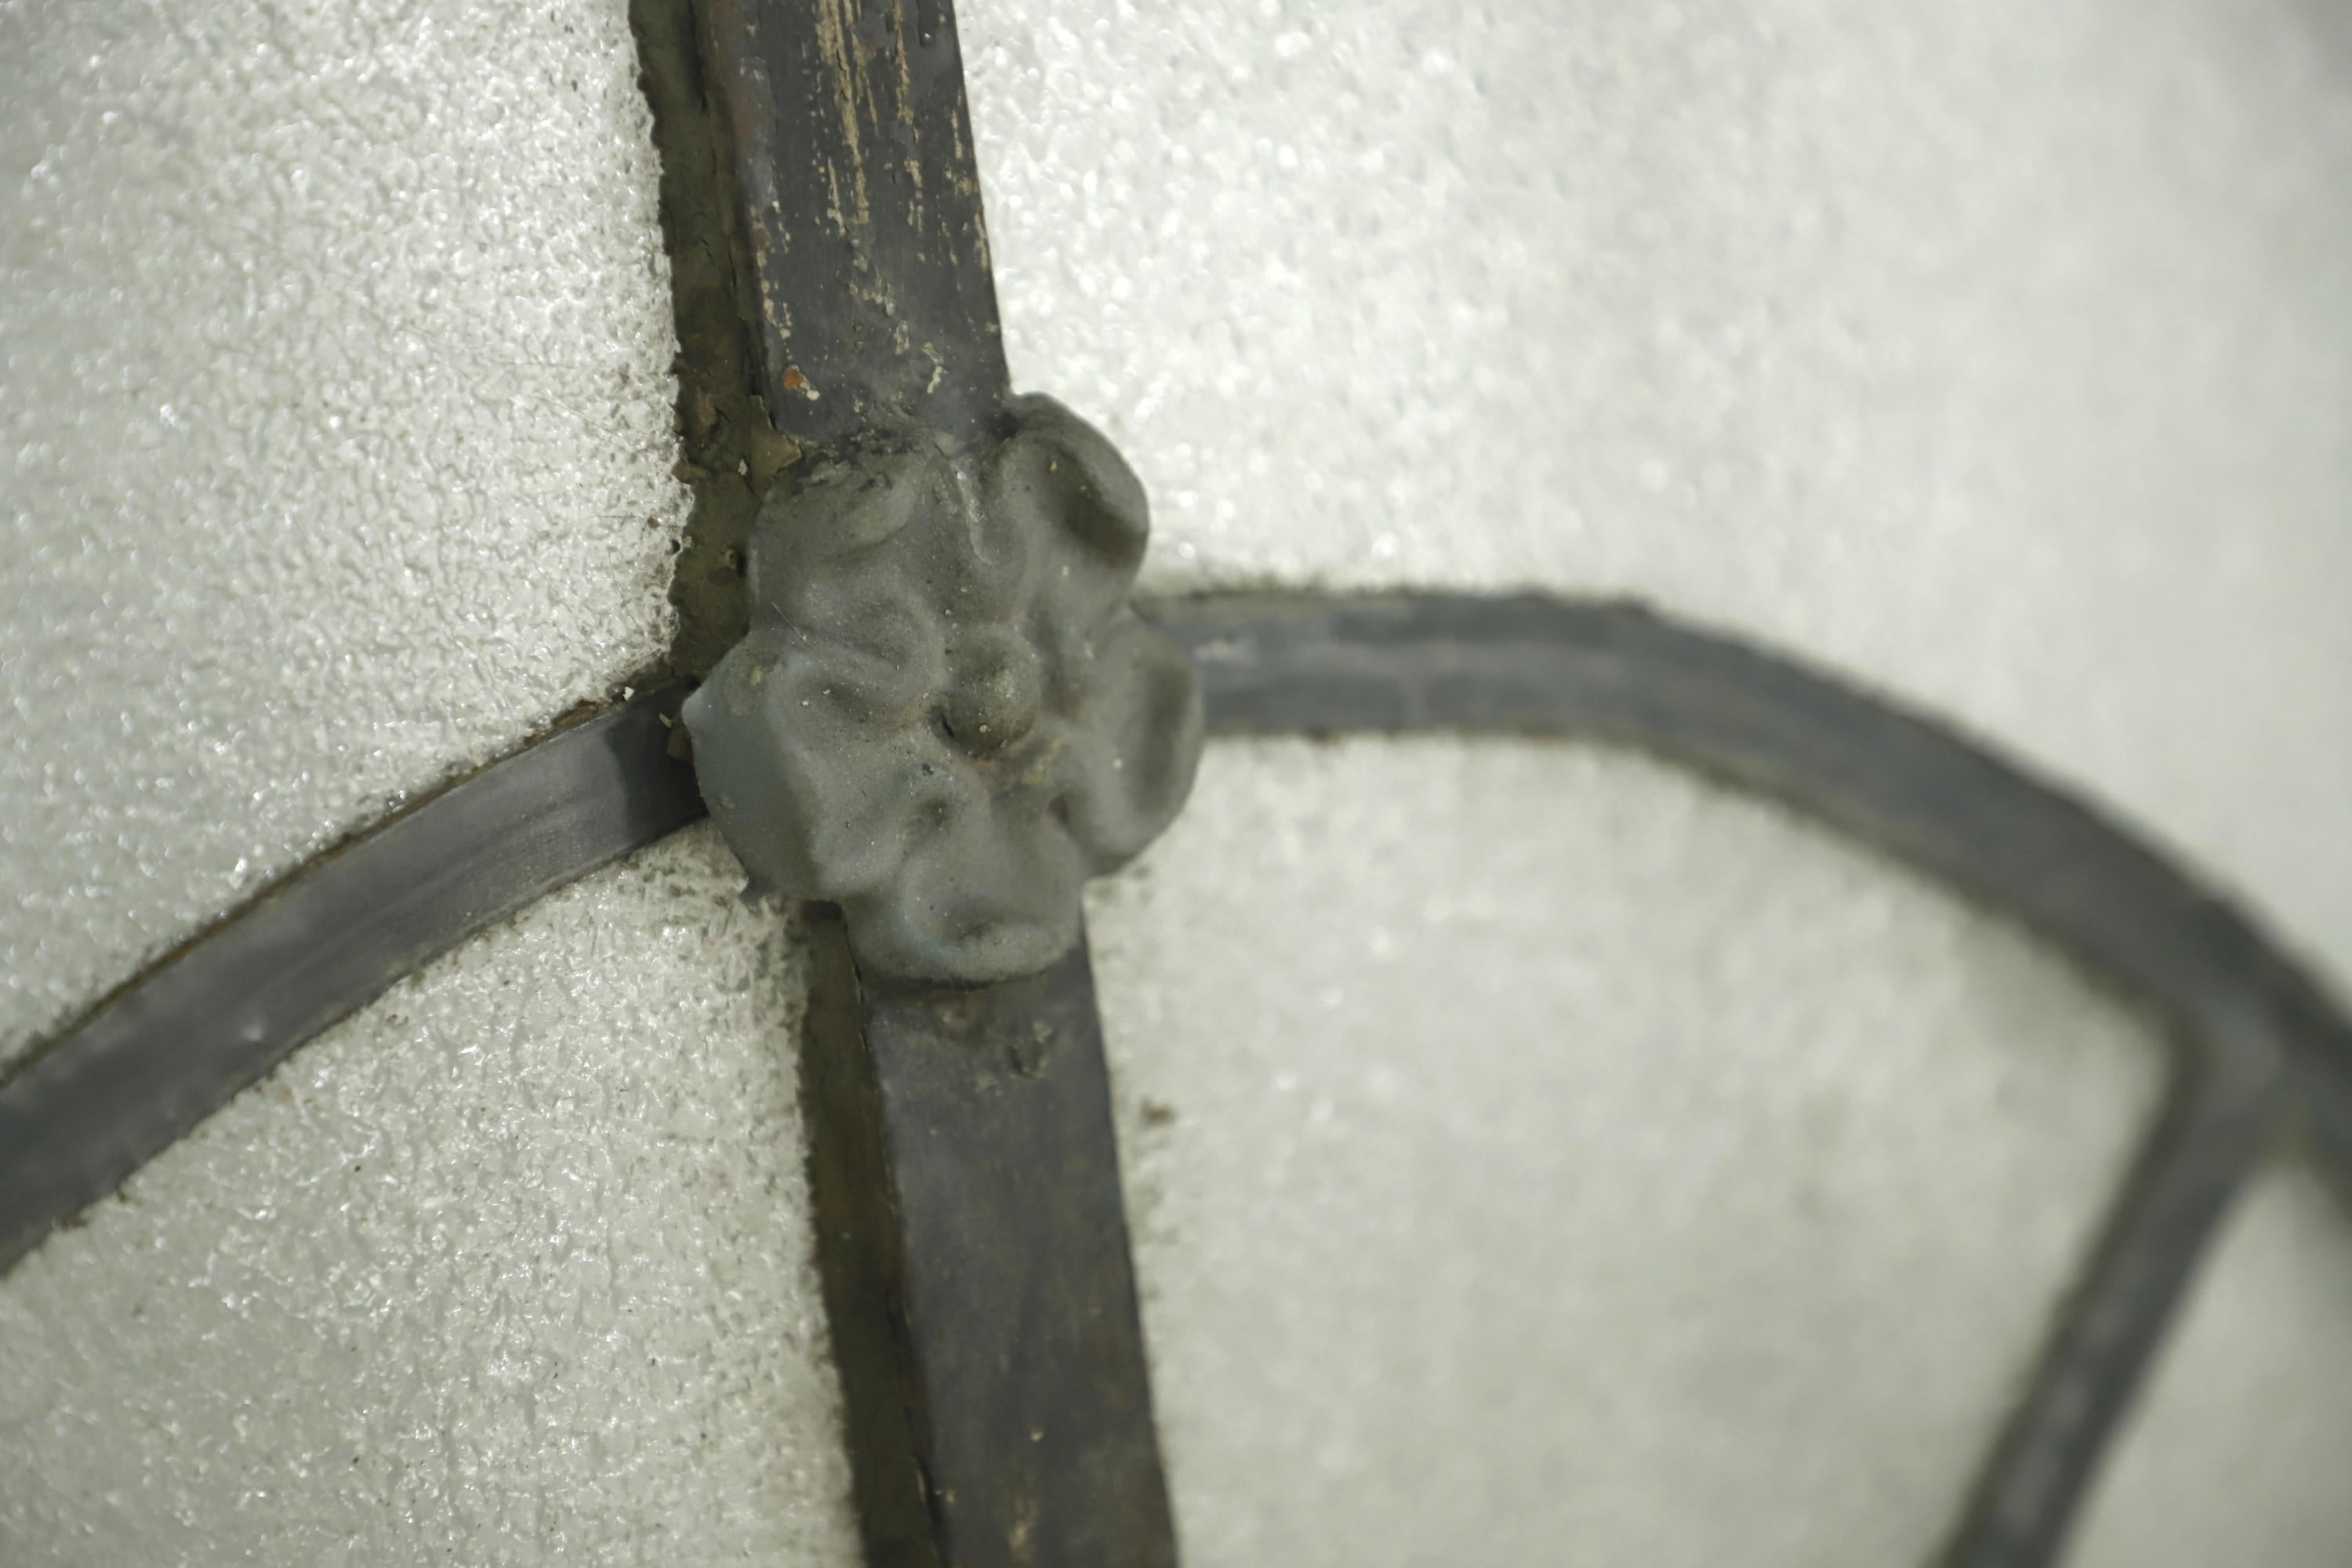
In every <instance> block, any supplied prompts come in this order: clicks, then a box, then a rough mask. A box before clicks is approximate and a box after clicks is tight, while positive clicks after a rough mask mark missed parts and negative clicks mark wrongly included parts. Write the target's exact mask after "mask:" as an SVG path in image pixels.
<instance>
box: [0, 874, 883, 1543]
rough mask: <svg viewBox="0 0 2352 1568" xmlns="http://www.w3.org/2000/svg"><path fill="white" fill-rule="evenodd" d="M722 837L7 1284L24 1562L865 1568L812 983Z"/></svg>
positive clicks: (505, 961)
mask: <svg viewBox="0 0 2352 1568" xmlns="http://www.w3.org/2000/svg"><path fill="white" fill-rule="evenodd" d="M741 882H742V873H741V871H740V868H738V867H737V865H736V864H735V861H734V859H733V858H732V857H731V856H730V855H729V854H728V853H727V851H726V850H725V849H724V848H723V847H720V846H719V842H718V839H717V837H716V836H715V835H714V834H712V833H711V832H710V831H709V829H708V828H698V829H696V830H694V831H693V832H691V833H688V834H686V835H682V836H680V837H677V838H673V839H670V840H668V841H667V842H666V843H664V844H662V845H660V846H658V847H656V848H654V849H652V850H649V851H647V852H646V853H645V854H642V855H640V856H638V857H637V858H635V859H634V860H632V861H630V862H628V863H626V864H625V865H623V866H620V867H618V868H613V869H610V870H607V871H605V872H603V873H600V874H598V875H597V876H595V877H593V878H591V879H587V880H585V881H583V882H580V883H576V884H574V885H573V886H572V888H570V889H566V890H565V891H563V892H561V893H559V894H557V895H555V896H554V897H553V898H551V899H550V900H547V901H545V902H544V903H542V904H541V905H539V906H538V907H537V908H535V909H533V910H530V912H528V913H527V914H525V915H524V916H522V917H521V918H520V920H519V921H516V922H514V923H512V924H510V925H509V926H506V927H503V928H500V929H499V930H498V931H494V932H491V933H488V934H487V935H485V936H483V937H481V938H478V939H477V940H476V941H475V942H471V943H469V944H468V945H467V946H466V947H464V948H462V949H460V950H459V951H458V952H455V953H453V954H451V955H450V956H448V957H447V958H446V959H444V960H442V961H441V962H440V963H436V964H434V965H433V966H432V967H430V968H429V969H427V970H425V972H423V973H421V974H419V975H417V976H415V977H414V978H412V979H410V980H408V981H406V982H404V983H403V984H401V985H400V986H398V987H397V988H396V989H394V991H393V992H392V993H391V994H388V995H386V996H384V997H383V999H381V1000H380V1001H378V1002H377V1003H376V1004H375V1005H373V1006H372V1007H370V1008H369V1009H368V1010H367V1011H365V1012H364V1013H362V1014H361V1015H359V1016H356V1017H354V1018H352V1019H351V1020H349V1021H347V1022H346V1023H344V1024H343V1025H341V1026H339V1027H337V1028H336V1029H334V1030H333V1031H332V1032H331V1033H330V1034H328V1035H326V1036H324V1037H321V1038H320V1040H318V1041H317V1042H316V1043H314V1044H313V1045H311V1046H310V1047H308V1048H307V1049H306V1050H304V1051H303V1052H302V1053H301V1054H300V1055H299V1056H297V1057H295V1058H293V1059H292V1060H291V1062H289V1064H288V1065H287V1066H286V1067H285V1068H283V1069H281V1070H280V1071H279V1072H278V1073H277V1074H276V1075H275V1076H273V1077H272V1078H270V1079H268V1080H266V1081H265V1082H264V1083H263V1084H262V1085H260V1086H259V1087H257V1089H254V1090H252V1091H250V1092H248V1093H247V1094H246V1095H244V1096H242V1097H241V1098H239V1099H238V1100H236V1101H235V1102H234V1103H232V1104H231V1105H230V1106H229V1107H228V1109H227V1110H225V1111H223V1112H222V1113H221V1114H220V1115H218V1116H216V1117H215V1118H214V1119H213V1120H211V1121H207V1122H206V1123H205V1125H204V1126H203V1127H201V1128H200V1129H198V1130H197V1131H196V1132H195V1133H194V1134H193V1135H192V1136H191V1137H189V1138H188V1139H186V1140H185V1141H184V1142H181V1143H179V1144H177V1145H175V1146H174V1147H173V1148H172V1149H171V1150H169V1151H168V1152H165V1153H164V1154H163V1155H162V1156H161V1157H160V1158H158V1159H157V1160H156V1161H155V1162H154V1163H152V1164H150V1165H149V1166H148V1167H147V1168H146V1169H144V1170H143V1171H142V1172H141V1173H139V1174H138V1175H136V1176H134V1177H133V1178H132V1179H131V1184H130V1185H129V1186H128V1187H127V1188H126V1189H125V1190H124V1192H123V1194H122V1195H121V1197H120V1198H119V1199H116V1200H110V1201H109V1202H106V1203H104V1204H101V1205H99V1206H98V1207H97V1208H96V1209H94V1210H92V1211H90V1213H89V1216H88V1221H87V1223H86V1224H85V1225H83V1226H80V1227H79V1228H76V1229H73V1230H69V1231H66V1232H63V1233H61V1234H59V1235H58V1236H55V1237H51V1238H50V1239H49V1241H48V1242H47V1244H45V1245H44V1246H43V1247H41V1249H40V1250H38V1251H37V1252H36V1253H34V1254H33V1255H32V1256H31V1257H30V1258H26V1260H25V1262H24V1263H22V1264H21V1265H20V1266H18V1268H16V1270H15V1271H14V1272H13V1273H11V1274H10V1275H9V1276H8V1277H7V1278H6V1279H5V1280H0V1347H5V1349H0V1451H5V1453H6V1454H7V1456H8V1459H7V1463H6V1465H5V1467H0V1562H5V1563H28V1564H29V1563H45V1564H54V1565H56V1568H121V1565H123V1564H130V1563H137V1564H141V1565H142V1568H151V1565H152V1568H175V1565H179V1564H188V1565H191V1568H194V1565H199V1564H203V1565H209V1564H213V1563H227V1562H236V1563H254V1564H270V1565H283V1568H318V1565H320V1564H323V1563H351V1564H361V1563H427V1562H432V1563H441V1562H449V1563H467V1564H476V1565H492V1564H498V1565H508V1564H511V1565H514V1568H541V1565H543V1564H548V1563H588V1564H606V1563H609V1564H622V1563H630V1564H635V1563H663V1564H670V1563H677V1564H681V1565H686V1568H698V1565H703V1564H710V1565H717V1564H730V1565H734V1564H754V1563H756V1564H761V1565H762V1568H850V1565H852V1564H853V1563H856V1550H855V1545H854V1535H853V1530H852V1525H851V1521H850V1515H849V1504H848V1477H847V1467H846V1461H845V1458H844V1455H843V1453H842V1450H841V1447H840V1436H839V1396H838V1394H837V1391H836V1388H835V1382H834V1377H833V1373H832V1371H831V1364H830V1361H829V1359H828V1356H827V1352H826V1351H825V1333H824V1313H823V1310H822V1305H821V1302H820V1300H819V1296H818V1292H817V1286H816V1280H815V1276H814V1264H813V1261H812V1258H811V1253H810V1247H811V1237H810V1229H809V1215H808V1198H807V1191H806V1186H805V1182H804V1178H803V1158H804V1153H803V1141H802V1136H801V1123H800V1114H799V1110H798V1108H797V1103H796V1100H795V1089H794V1076H793V1053H792V1045H791V1042H792V1039H793V1028H794V1027H795V1021H796V1019H797V1017H798V1014H799V1009H800V1006H801V995H802V992H801V980H800V968H799V960H798V957H797V954H796V951H795V949H794V948H793V945H792V944H791V943H790V942H788V940H787V939H786V937H785V936H784V934H783V932H782V927H781V924H780V922H779V921H777V920H776V919H775V917H774V916H773V915H772V914H771V913H768V912H765V911H762V910H754V909H751V908H747V907H746V906H744V905H743V903H742V902H741V901H740V898H739V896H738V894H739V890H740V887H741Z"/></svg>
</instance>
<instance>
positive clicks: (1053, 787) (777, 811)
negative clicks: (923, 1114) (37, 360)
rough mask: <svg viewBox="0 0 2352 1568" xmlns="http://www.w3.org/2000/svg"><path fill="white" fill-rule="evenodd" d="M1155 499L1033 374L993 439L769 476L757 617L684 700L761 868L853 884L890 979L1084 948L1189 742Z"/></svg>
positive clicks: (1165, 819)
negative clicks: (1135, 602) (1106, 887)
mask: <svg viewBox="0 0 2352 1568" xmlns="http://www.w3.org/2000/svg"><path fill="white" fill-rule="evenodd" d="M1147 517H1148V514H1147V511H1146V503H1145V500H1144V496H1143V489H1142V486H1141V485H1140V484H1139V482H1138V481H1137V479H1136V478H1135V475H1134V474H1133V472H1132V471H1131V470H1129V468H1128V466H1127V464H1126V463H1125V462H1124V461H1123V460H1121V458H1119V456H1118V452H1117V451H1116V450H1114V449H1113V448H1112V447H1111V445H1110V443H1109V442H1108V441H1107V440H1105V439H1104V438H1103V437H1101V436H1100V435H1099V434H1097V432H1096V431H1095V430H1093V429H1092V428H1091V427H1089V426H1087V425H1086V424H1085V423H1084V422H1083V421H1082V420H1080V419H1078V418H1077V416H1075V415H1073V414H1071V413H1070V412H1069V411H1068V410H1067V409H1065V408H1063V407H1062V406H1060V405H1058V404H1055V403H1052V402H1050V401H1048V400H1046V399H1044V398H1030V399H1024V400H1023V401H1022V402H1021V403H1019V404H1017V405H1014V408H1013V425H1012V428H1011V430H1010V432H1009V433H1008V434H1006V435H1004V436H1003V437H1001V438H999V439H996V440H993V441H991V442H989V443H988V444H986V445H985V446H984V447H981V448H979V449H975V450H955V451H950V450H947V449H944V448H942V447H939V446H938V445H937V444H935V443H933V442H930V441H929V440H928V439H925V438H921V437H914V438H901V439H898V440H894V441H889V442H881V443H876V444H874V445H871V446H869V447H866V448H864V449H862V450H860V451H858V452H856V453H854V454H852V455H850V456H848V457H845V458H839V459H835V460H833V461H830V462H828V463H825V464H824V465H823V466H821V467H819V468H816V469H814V470H813V471H811V472H808V473H805V474H803V475H801V476H799V477H798V479H797V482H790V483H789V485H788V486H786V485H780V486H779V487H778V489H777V491H776V492H774V493H772V494H771V496H770V497H769V499H768V501H767V503H766V505H765V506H764V507H763V508H762V509H761V515H760V520H759V522H758V525H757V526H756V528H755V529H754V531H753V533H752V537H751V634H750V635H749V636H748V637H745V638H744V639H743V641H742V642H741V643H740V644H738V645H737V646H736V647H735V648H734V649H733V650H731V651H730V653H729V654H728V655H727V657H726V658H723V659H721V660H720V661H719V667H718V668H717V669H715V670H714V671H713V672H712V674H711V678H710V679H709V682H708V683H707V684H705V686H704V687H703V689H701V690H700V691H698V692H697V693H696V694H695V695H694V696H693V698H691V699H690V700H688V703H687V705H686V710H685V717H686V722H687V728H688V731H689V732H690V733H691V734H692V736H693V739H694V751H695V768H696V771H697V773H698V775H699V777H700V780H701V784H702V789H703V794H704V796H705V797H706V798H707V799H708V800H709V804H710V809H711V814H712V816H715V817H716V818H717V819H718V822H719V828H720V830H721V831H722V832H723V833H724V834H725V835H726V836H727V839H728V842H729V843H730V845H732V846H733V847H734V848H735V851H736V853H737V854H738V855H739V856H740V857H741V858H742V860H743V863H744V865H745V867H746V868H748V869H749V870H750V871H751V876H752V878H753V880H754V884H755V886H759V887H761V888H762V889H772V890H775V891H778V892H782V893H785V894H788V895H791V896H793V897H797V898H803V899H816V900H825V901H828V902H832V903H837V904H839V905H840V906H841V907H842V910H843V912H844V914H845V917H846V921H847V925H848V931H849V940H850V944H851V946H852V948H853V949H854V950H855V951H856V953H857V956H858V960H859V963H861V964H862V965H863V966H864V967H865V969H866V971H867V972H868V973H872V974H876V975H878V976H882V977H887V978H895V979H900V980H910V981H934V982H961V983H980V982H986V981H993V980H1002V979H1008V978H1011V977H1012V976H1013V975H1017V974H1025V973H1034V972H1035V971H1037V970H1040V969H1043V968H1044V967H1045V965H1047V964H1048V963H1052V962H1053V961H1054V960H1055V958H1057V957H1059V956H1060V955H1061V954H1062V953H1063V952H1066V951H1068V949H1069V946H1070V944H1071V943H1072V942H1075V941H1076V939H1077V934H1078V921H1079V904H1078V899H1079V890H1080V888H1081V886H1082V884H1083V883H1084V881H1085V879H1087V878H1088V877H1090V876H1095V875H1098V874H1100V873H1101V872H1104V871H1108V870H1110V869H1112V868H1114V867H1117V866H1118V865H1119V864H1121V863H1123V862H1124V861H1126V860H1127V859H1129V858H1131V857H1132V856H1134V855H1135V854H1136V853H1137V852H1138V851H1139V850H1140V849H1142V847H1144V846H1145V845H1146V844H1148V843H1150V841H1151V839H1152V838H1153V837H1157V836H1158V834H1159V833H1160V830H1161V829H1162V828H1164V827H1166V826H1167V825H1168V824H1169V822H1170V821H1171V820H1172V819H1173V818H1174V816H1175V815H1176V812H1177V810H1178V809H1179V808H1180V807H1181V805H1183V803H1184V798H1185V795H1187V794H1188V793H1189V791H1190V790H1191V787H1192V773H1193V770H1194V768H1195V766H1196V765H1197V763H1198V762H1199V760H1200V752H1201V738H1202V714H1201V699H1200V693H1199V690H1198V687H1197V684H1196V682H1195V680H1194V678H1193V673H1192V666H1191V664H1190V662H1189V661H1188V660H1187V659H1186V658H1185V657H1184V655H1183V653H1182V651H1181V649H1179V648H1178V647H1176V646H1175V644H1174V643H1173V642H1171V640H1170V639H1169V638H1168V637H1165V636H1164V635H1162V634H1161V633H1160V631H1159V629H1158V628H1157V627H1154V626H1151V625H1150V623H1148V622H1146V621H1145V620H1144V619H1143V618H1142V617H1141V616H1138V615H1137V614H1136V613H1135V611H1134V610H1133V609H1132V608H1131V607H1130V606H1129V604H1128V600H1127V595H1128V590H1129V586H1130V585H1131V584H1133V582H1134V579H1135V572H1136V568H1137V567H1138V565H1139V564H1140V563H1141V561H1142V558H1143V548H1144V542H1145V539H1146V537H1147V533H1148V521H1147Z"/></svg>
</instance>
